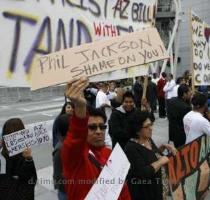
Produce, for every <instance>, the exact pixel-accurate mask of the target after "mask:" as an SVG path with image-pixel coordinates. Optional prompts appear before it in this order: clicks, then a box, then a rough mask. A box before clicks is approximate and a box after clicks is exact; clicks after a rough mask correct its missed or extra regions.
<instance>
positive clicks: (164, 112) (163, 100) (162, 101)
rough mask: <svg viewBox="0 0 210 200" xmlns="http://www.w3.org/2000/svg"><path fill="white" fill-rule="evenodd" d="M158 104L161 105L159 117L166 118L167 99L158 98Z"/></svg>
mask: <svg viewBox="0 0 210 200" xmlns="http://www.w3.org/2000/svg"><path fill="white" fill-rule="evenodd" d="M158 103H159V117H165V116H166V108H165V98H164V97H158Z"/></svg>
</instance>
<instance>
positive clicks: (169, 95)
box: [163, 74, 176, 113]
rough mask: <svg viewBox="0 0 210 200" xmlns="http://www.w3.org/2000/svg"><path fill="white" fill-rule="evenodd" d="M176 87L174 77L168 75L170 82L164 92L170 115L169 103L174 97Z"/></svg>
mask: <svg viewBox="0 0 210 200" xmlns="http://www.w3.org/2000/svg"><path fill="white" fill-rule="evenodd" d="M175 86H176V83H175V81H174V80H173V75H172V74H168V81H167V82H166V84H165V86H164V88H163V91H164V92H165V99H166V112H167V113H168V102H169V100H170V99H171V98H172V97H173V94H174V92H173V89H174V87H175Z"/></svg>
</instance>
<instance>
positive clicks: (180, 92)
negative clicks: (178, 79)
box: [177, 84, 190, 98]
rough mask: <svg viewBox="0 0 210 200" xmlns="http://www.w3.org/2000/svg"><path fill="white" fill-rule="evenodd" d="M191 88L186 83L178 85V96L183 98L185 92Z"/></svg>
mask: <svg viewBox="0 0 210 200" xmlns="http://www.w3.org/2000/svg"><path fill="white" fill-rule="evenodd" d="M189 90H190V88H189V86H188V85H186V84H181V85H180V86H179V87H178V91H177V93H178V97H179V98H182V97H183V95H184V93H187V92H189Z"/></svg>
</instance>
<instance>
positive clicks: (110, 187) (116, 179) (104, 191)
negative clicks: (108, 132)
mask: <svg viewBox="0 0 210 200" xmlns="http://www.w3.org/2000/svg"><path fill="white" fill-rule="evenodd" d="M129 168H130V163H129V161H128V159H127V157H126V155H125V153H124V152H123V150H122V149H121V147H120V145H119V144H116V146H115V148H114V149H113V151H112V153H111V155H110V157H109V159H108V161H107V163H106V165H105V166H104V168H103V170H102V172H101V174H100V175H99V177H98V179H97V180H96V183H95V184H94V185H93V187H92V188H91V190H90V191H89V193H88V194H87V196H86V198H85V200H93V199H95V200H110V199H112V200H117V199H118V197H119V195H120V192H121V190H122V187H123V185H124V182H125V178H126V175H127V173H128V170H129ZM102 180H103V181H102Z"/></svg>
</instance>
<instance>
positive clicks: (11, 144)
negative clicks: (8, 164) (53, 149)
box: [3, 122, 50, 156]
mask: <svg viewBox="0 0 210 200" xmlns="http://www.w3.org/2000/svg"><path fill="white" fill-rule="evenodd" d="M3 139H4V142H5V145H6V148H7V150H8V152H9V156H14V155H16V154H18V153H21V152H23V151H24V150H25V149H26V148H27V147H32V146H37V145H41V144H44V143H48V142H50V137H49V129H48V124H47V123H46V122H43V123H37V124H34V126H33V127H30V128H28V129H23V130H20V131H17V132H14V133H12V134H9V135H5V136H3Z"/></svg>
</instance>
